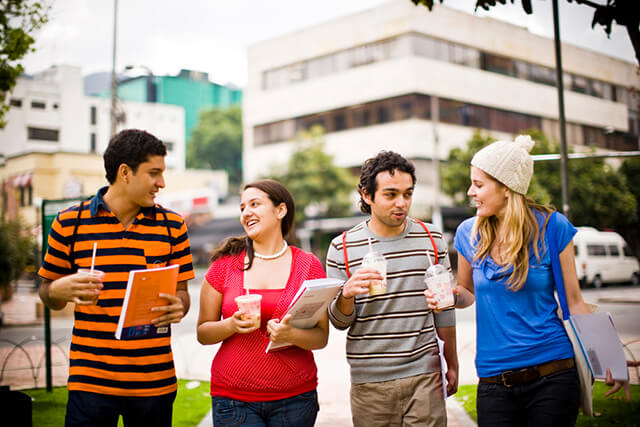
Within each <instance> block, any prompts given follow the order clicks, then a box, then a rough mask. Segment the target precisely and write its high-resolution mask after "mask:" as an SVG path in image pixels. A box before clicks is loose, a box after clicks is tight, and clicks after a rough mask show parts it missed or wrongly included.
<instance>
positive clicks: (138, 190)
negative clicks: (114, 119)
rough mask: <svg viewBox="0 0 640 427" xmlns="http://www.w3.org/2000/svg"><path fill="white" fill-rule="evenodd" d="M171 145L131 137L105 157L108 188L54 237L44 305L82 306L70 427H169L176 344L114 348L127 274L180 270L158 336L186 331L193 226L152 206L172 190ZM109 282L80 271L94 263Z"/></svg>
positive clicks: (61, 217) (129, 133) (137, 133)
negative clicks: (173, 327)
mask: <svg viewBox="0 0 640 427" xmlns="http://www.w3.org/2000/svg"><path fill="white" fill-rule="evenodd" d="M166 154H167V151H166V147H165V145H164V144H163V143H162V142H161V141H160V140H158V139H157V138H156V137H155V136H153V135H151V134H150V133H147V132H145V131H141V130H135V129H129V130H124V131H122V132H120V133H118V134H117V135H115V136H114V137H113V138H112V139H111V141H110V142H109V146H108V147H107V149H106V150H105V152H104V165H105V171H106V178H107V181H108V182H109V185H108V186H107V187H103V188H101V189H100V190H99V191H98V193H97V194H96V195H95V196H94V197H93V198H91V200H89V201H86V202H83V203H81V204H79V205H76V206H73V207H71V208H69V209H66V210H63V211H61V212H60V213H59V214H58V216H57V218H56V220H55V221H54V223H53V225H52V226H51V232H50V233H49V241H48V248H47V253H46V256H45V259H44V263H43V266H42V268H41V269H40V271H39V275H40V276H41V277H42V279H43V281H42V285H41V286H40V298H41V299H42V301H43V302H44V303H45V304H46V305H47V306H48V307H49V308H51V309H53V310H61V309H62V308H64V307H65V306H66V305H67V303H70V302H71V303H75V312H74V325H73V335H72V339H71V349H70V354H69V379H68V385H67V386H68V390H69V399H68V402H67V413H66V419H65V425H66V426H87V425H100V426H116V425H117V423H118V418H119V416H120V415H122V417H123V420H124V424H125V425H134V426H135V425H153V426H171V418H172V408H173V401H174V399H175V396H176V390H177V382H176V376H175V369H174V365H173V354H172V353H171V336H170V334H169V335H168V336H160V337H155V338H140V339H132V340H116V338H115V331H116V327H117V323H118V318H119V316H120V312H121V311H122V303H123V299H124V296H125V290H126V286H127V280H128V276H129V271H131V270H135V269H145V268H151V267H160V266H168V265H170V264H178V265H179V266H180V267H179V273H178V286H177V291H176V295H175V296H174V295H168V294H160V296H161V297H162V298H164V299H166V300H167V301H168V303H167V305H165V306H160V307H154V308H152V309H151V310H152V311H154V312H156V313H157V317H156V318H155V319H154V320H153V323H154V324H155V325H156V326H166V325H169V324H171V323H176V322H179V321H180V320H181V319H182V318H183V317H184V316H185V315H186V313H187V311H189V304H190V300H189V294H188V292H187V281H188V280H189V279H192V278H193V277H194V272H193V266H192V263H191V250H190V247H189V238H188V236H187V229H186V226H185V224H184V222H183V220H182V218H181V217H180V215H178V214H176V213H174V212H171V211H169V210H167V209H164V208H163V207H161V206H159V205H156V204H155V202H154V199H155V195H156V193H157V192H158V191H159V190H160V189H161V188H163V187H164V186H165V183H164V177H163V173H164V170H165V163H164V157H165V155H166ZM94 242H96V243H97V252H96V257H95V269H96V270H100V271H103V272H105V273H106V274H105V275H104V278H103V279H102V280H96V278H95V277H92V276H89V275H88V274H86V273H78V272H77V270H78V269H79V268H89V267H90V266H91V263H92V252H93V245H94Z"/></svg>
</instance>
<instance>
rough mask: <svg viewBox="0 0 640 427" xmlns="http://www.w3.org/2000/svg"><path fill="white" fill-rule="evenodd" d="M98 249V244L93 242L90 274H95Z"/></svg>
mask: <svg viewBox="0 0 640 427" xmlns="http://www.w3.org/2000/svg"><path fill="white" fill-rule="evenodd" d="M97 249H98V242H93V255H91V269H90V270H89V274H93V266H94V265H95V264H96V250H97Z"/></svg>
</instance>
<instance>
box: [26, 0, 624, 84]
mask: <svg viewBox="0 0 640 427" xmlns="http://www.w3.org/2000/svg"><path fill="white" fill-rule="evenodd" d="M386 1H389V0H321V1H317V0H266V1H262V0H180V1H174V0H172V1H169V0H156V1H152V0H120V1H119V2H118V45H117V60H116V68H117V69H118V70H122V69H123V68H124V66H125V65H129V64H133V65H144V66H146V67H148V68H149V69H151V70H152V71H153V73H154V74H160V75H162V74H175V73H177V72H178V71H179V70H180V69H181V68H188V69H193V70H198V71H206V72H208V73H209V78H210V79H211V80H213V81H215V82H218V83H229V82H231V83H234V84H236V85H238V86H244V85H245V84H246V82H247V58H246V52H247V46H249V45H250V44H252V43H254V42H257V41H261V40H266V39H270V38H273V37H276V36H279V35H282V34H286V33H289V32H292V31H295V30H299V29H301V28H305V27H307V26H309V25H313V24H317V23H321V22H324V21H327V20H331V19H333V18H336V17H341V16H345V15H349V14H351V13H354V12H358V11H362V10H365V9H368V8H371V7H374V6H375V5H377V4H380V3H383V2H386ZM395 1H407V2H408V1H409V0H395ZM435 1H436V5H435V6H434V7H444V6H442V5H441V4H440V3H439V2H438V0H435ZM596 1H599V2H600V3H603V2H604V0H596ZM559 3H560V17H561V24H560V25H561V38H562V40H563V41H564V42H568V43H572V44H576V45H578V46H582V47H587V48H590V49H594V50H597V51H599V52H603V53H606V54H608V55H611V56H614V57H616V58H620V59H624V60H627V61H630V62H633V63H635V62H636V61H635V54H634V52H633V48H632V46H631V42H630V41H629V38H628V36H627V33H626V31H625V30H624V29H623V28H622V27H620V26H617V25H614V26H613V31H612V33H611V38H610V39H608V38H607V36H606V34H605V33H604V31H603V29H602V27H596V29H594V30H592V29H591V19H592V16H593V9H592V8H590V7H588V6H584V5H577V4H576V3H575V2H573V3H568V2H567V1H566V0H559ZM445 4H446V5H447V6H450V7H455V8H457V9H460V10H464V11H466V12H468V13H474V4H475V0H446V1H445ZM533 9H534V14H533V15H526V14H525V13H524V12H523V11H522V7H521V5H520V1H519V0H516V4H513V5H512V4H510V3H508V4H507V5H505V6H499V7H497V8H494V9H492V11H491V12H482V11H479V12H478V15H488V16H491V17H493V18H496V19H502V20H505V21H507V22H511V23H513V24H516V25H520V26H524V27H527V28H528V29H529V31H531V32H533V33H536V34H541V35H546V36H548V37H553V21H552V14H551V0H533ZM416 13H428V11H427V10H426V9H424V8H422V7H421V8H416ZM112 34H113V0H53V5H52V9H51V11H50V14H49V22H48V23H47V24H46V26H45V27H44V28H42V29H41V30H40V31H39V32H38V33H37V34H36V35H35V38H36V49H37V50H36V52H35V53H32V54H29V55H28V56H27V57H25V59H24V61H23V64H24V65H25V69H26V72H27V73H35V72H38V71H41V70H43V69H45V68H48V67H49V66H51V65H53V64H69V65H77V66H80V67H82V72H83V74H85V75H86V74H89V73H93V72H97V71H108V70H110V69H111V55H112V37H113V36H112Z"/></svg>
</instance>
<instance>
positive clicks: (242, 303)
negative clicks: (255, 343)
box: [236, 294, 262, 328]
mask: <svg viewBox="0 0 640 427" xmlns="http://www.w3.org/2000/svg"><path fill="white" fill-rule="evenodd" d="M260 301H262V295H257V294H246V295H240V296H238V297H236V304H238V310H240V312H241V313H242V320H248V319H250V320H253V322H254V325H255V327H256V328H259V327H260Z"/></svg>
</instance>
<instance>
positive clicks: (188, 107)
mask: <svg viewBox="0 0 640 427" xmlns="http://www.w3.org/2000/svg"><path fill="white" fill-rule="evenodd" d="M149 79H151V82H152V83H153V85H150V84H149V83H150V82H149ZM118 98H120V99H124V100H127V101H137V102H154V99H155V102H158V103H161V104H171V105H179V106H181V107H183V108H184V112H185V139H184V140H185V141H186V144H187V145H188V144H189V140H190V139H191V132H192V131H193V129H194V128H195V127H196V126H197V125H198V120H199V118H200V112H201V111H203V110H208V109H211V108H216V107H218V108H227V107H230V106H233V105H242V89H236V88H232V87H227V86H223V85H220V84H217V83H213V82H211V81H209V77H208V74H207V73H202V72H193V71H190V70H182V71H181V72H180V73H179V74H178V75H177V76H140V77H135V78H133V79H130V80H125V81H123V82H120V83H119V84H118Z"/></svg>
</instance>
